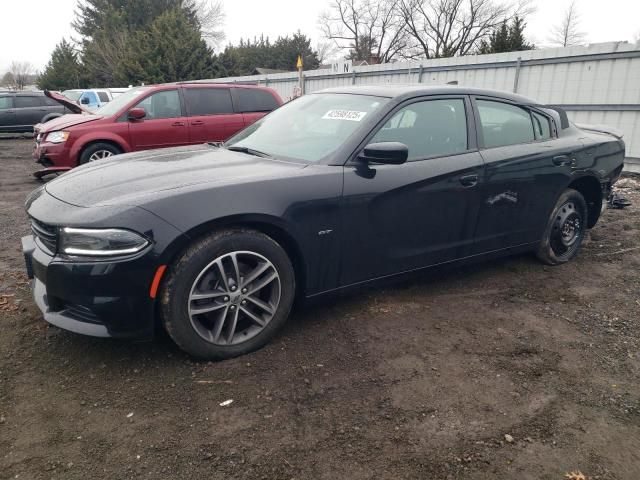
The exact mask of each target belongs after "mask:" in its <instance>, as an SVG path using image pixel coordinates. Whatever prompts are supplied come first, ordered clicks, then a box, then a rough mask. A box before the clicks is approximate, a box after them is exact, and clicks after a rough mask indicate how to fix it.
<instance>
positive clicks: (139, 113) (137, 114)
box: [127, 107, 147, 120]
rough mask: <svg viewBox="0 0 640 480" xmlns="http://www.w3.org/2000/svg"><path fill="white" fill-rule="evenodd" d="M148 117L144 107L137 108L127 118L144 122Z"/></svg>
mask: <svg viewBox="0 0 640 480" xmlns="http://www.w3.org/2000/svg"><path fill="white" fill-rule="evenodd" d="M146 115H147V112H145V111H144V108H142V107H136V108H132V109H131V110H129V112H128V113H127V116H128V117H129V120H142V119H143V118H144V117H145V116H146Z"/></svg>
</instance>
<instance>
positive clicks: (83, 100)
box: [80, 97, 91, 105]
mask: <svg viewBox="0 0 640 480" xmlns="http://www.w3.org/2000/svg"><path fill="white" fill-rule="evenodd" d="M80 103H81V104H82V105H89V104H90V103H91V102H90V101H89V97H82V98H81V99H80Z"/></svg>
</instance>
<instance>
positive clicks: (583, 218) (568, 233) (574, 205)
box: [536, 188, 588, 265]
mask: <svg viewBox="0 0 640 480" xmlns="http://www.w3.org/2000/svg"><path fill="white" fill-rule="evenodd" d="M587 214H588V211H587V202H586V201H585V199H584V197H583V196H582V194H581V193H580V192H578V191H577V190H573V189H571V188H568V189H566V190H565V191H564V192H562V195H560V198H558V201H557V202H556V205H555V207H554V208H553V211H552V212H551V216H550V217H549V221H548V223H547V228H546V229H545V232H544V236H543V237H542V241H541V242H540V246H539V247H538V250H537V251H536V255H537V256H538V258H539V259H540V261H542V262H543V263H546V264H547V265H560V264H563V263H566V262H568V261H569V260H571V259H572V258H573V257H575V256H576V255H577V253H578V250H580V246H581V245H582V241H583V240H584V236H585V233H586V230H587V218H588V217H587Z"/></svg>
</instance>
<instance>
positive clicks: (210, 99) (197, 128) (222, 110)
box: [182, 86, 244, 143]
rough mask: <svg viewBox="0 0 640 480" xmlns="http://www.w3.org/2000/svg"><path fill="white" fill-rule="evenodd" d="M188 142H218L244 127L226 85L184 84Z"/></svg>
mask: <svg viewBox="0 0 640 480" xmlns="http://www.w3.org/2000/svg"><path fill="white" fill-rule="evenodd" d="M182 91H183V93H184V99H185V104H186V107H187V114H188V115H189V141H190V142H191V143H205V142H222V141H224V140H226V139H227V138H229V137H230V136H231V135H233V134H234V133H236V132H237V131H238V130H240V129H242V128H243V127H244V122H243V120H242V115H240V114H237V113H235V112H234V110H233V103H232V101H231V92H230V91H229V88H219V87H194V86H189V87H184V88H183V90H182Z"/></svg>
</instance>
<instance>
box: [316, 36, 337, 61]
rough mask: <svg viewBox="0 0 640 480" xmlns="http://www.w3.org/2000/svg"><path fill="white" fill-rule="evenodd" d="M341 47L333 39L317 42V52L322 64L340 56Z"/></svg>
mask: <svg viewBox="0 0 640 480" xmlns="http://www.w3.org/2000/svg"><path fill="white" fill-rule="evenodd" d="M339 51H340V49H339V48H338V47H337V46H336V44H335V43H334V42H332V41H328V42H318V43H317V44H316V54H317V56H318V61H319V62H320V64H321V65H323V64H327V63H329V62H331V61H332V60H335V59H336V58H338V57H339V54H338V52H339Z"/></svg>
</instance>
